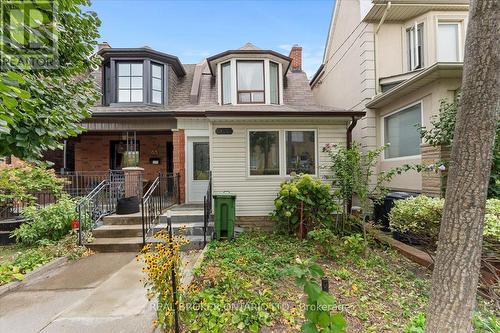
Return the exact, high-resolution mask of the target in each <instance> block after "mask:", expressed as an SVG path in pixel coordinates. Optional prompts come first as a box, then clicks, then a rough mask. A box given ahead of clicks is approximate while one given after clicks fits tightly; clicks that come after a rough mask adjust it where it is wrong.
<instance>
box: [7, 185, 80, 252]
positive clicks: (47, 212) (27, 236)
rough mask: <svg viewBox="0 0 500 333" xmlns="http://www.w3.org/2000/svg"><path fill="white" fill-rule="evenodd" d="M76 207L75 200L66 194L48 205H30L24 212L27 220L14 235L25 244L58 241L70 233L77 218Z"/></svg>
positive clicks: (23, 214)
mask: <svg viewBox="0 0 500 333" xmlns="http://www.w3.org/2000/svg"><path fill="white" fill-rule="evenodd" d="M75 209H76V202H75V200H74V199H71V198H69V197H68V196H66V195H64V196H62V197H61V198H60V199H59V200H58V201H57V203H54V204H50V205H48V206H46V207H42V208H37V207H36V206H30V207H28V208H26V209H24V210H23V212H22V216H23V217H24V218H26V219H27V222H25V223H23V224H22V225H21V226H20V227H19V228H17V229H16V230H14V232H13V236H14V237H15V238H16V241H17V242H19V243H22V244H25V245H34V244H44V243H46V242H47V241H49V242H50V241H58V240H60V239H61V238H63V237H64V236H65V235H67V234H68V233H69V231H70V229H71V221H72V220H74V219H76V211H75Z"/></svg>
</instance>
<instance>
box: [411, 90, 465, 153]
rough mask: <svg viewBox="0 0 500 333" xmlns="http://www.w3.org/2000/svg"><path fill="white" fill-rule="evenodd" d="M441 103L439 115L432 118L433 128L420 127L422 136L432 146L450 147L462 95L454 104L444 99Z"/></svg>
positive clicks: (458, 96)
mask: <svg viewBox="0 0 500 333" xmlns="http://www.w3.org/2000/svg"><path fill="white" fill-rule="evenodd" d="M440 103H441V104H440V106H439V114H438V115H434V116H432V117H431V128H430V129H427V128H426V127H425V126H422V127H420V136H421V137H422V138H423V139H424V141H425V142H426V143H428V144H430V145H431V146H450V145H451V144H452V142H453V132H454V131H455V123H456V117H457V110H458V106H459V103H460V95H457V97H456V98H455V99H454V100H453V101H452V102H449V101H448V100H446V99H442V100H441V101H440Z"/></svg>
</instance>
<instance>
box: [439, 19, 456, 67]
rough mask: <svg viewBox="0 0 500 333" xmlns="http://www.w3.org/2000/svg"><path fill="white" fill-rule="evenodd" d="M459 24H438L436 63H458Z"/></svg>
mask: <svg viewBox="0 0 500 333" xmlns="http://www.w3.org/2000/svg"><path fill="white" fill-rule="evenodd" d="M459 30H460V29H459V23H441V22H440V23H439V24H438V61H449V62H455V61H459V58H460V57H459V39H458V33H459Z"/></svg>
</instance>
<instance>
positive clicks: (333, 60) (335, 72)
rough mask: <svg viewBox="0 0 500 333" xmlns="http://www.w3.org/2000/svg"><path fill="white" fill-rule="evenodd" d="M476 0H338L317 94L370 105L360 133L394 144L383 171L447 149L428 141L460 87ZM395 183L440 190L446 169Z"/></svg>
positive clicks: (329, 100)
mask: <svg viewBox="0 0 500 333" xmlns="http://www.w3.org/2000/svg"><path fill="white" fill-rule="evenodd" d="M468 9H469V1H468V0H428V1H427V0H426V1H423V0H394V1H385V0H374V1H371V0H337V1H336V3H335V8H334V11H333V16H332V20H331V26H330V30H329V34H328V38H327V42H326V47H325V52H324V58H323V64H322V65H321V67H320V68H319V70H318V71H317V73H316V75H315V76H314V77H313V79H312V80H311V87H312V90H313V94H314V97H315V99H316V101H317V102H318V103H320V104H324V105H332V106H333V105H335V106H337V107H340V108H346V109H350V110H357V111H365V112H366V116H365V117H364V118H363V119H362V120H361V121H360V122H359V124H358V127H357V128H356V129H355V132H354V137H355V140H356V141H358V142H360V143H361V145H362V146H363V148H365V149H371V148H375V147H379V146H382V145H386V144H389V146H388V148H387V149H386V151H385V152H384V155H383V156H382V158H381V160H380V161H379V165H378V168H379V170H386V169H388V168H391V167H394V166H400V165H402V164H405V163H410V164H420V163H424V164H430V163H432V162H433V161H436V160H439V159H441V157H442V156H441V154H442V152H441V149H436V148H433V147H429V146H428V145H427V144H426V143H425V142H422V140H421V138H420V134H419V131H418V126H426V127H428V128H429V127H430V126H431V124H430V120H431V117H432V116H433V115H437V114H438V113H439V107H440V101H441V100H443V99H447V100H448V101H452V100H453V99H454V97H455V95H456V93H457V90H459V88H460V84H461V77H462V67H463V63H462V61H463V48H464V40H465V30H466V28H467V15H468ZM390 186H391V187H392V189H394V190H407V191H413V192H423V193H427V194H430V195H439V193H440V182H439V175H438V174H436V173H434V172H424V173H416V172H409V173H406V174H404V175H400V176H397V177H396V178H395V179H394V180H393V181H392V183H391V184H390Z"/></svg>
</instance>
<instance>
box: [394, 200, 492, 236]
mask: <svg viewBox="0 0 500 333" xmlns="http://www.w3.org/2000/svg"><path fill="white" fill-rule="evenodd" d="M443 207H444V199H438V198H430V197H427V196H425V195H420V196H417V197H414V198H408V199H406V200H398V201H396V203H395V205H394V208H392V210H391V212H390V213H389V222H390V226H391V229H392V230H394V231H398V232H401V233H410V234H412V235H414V236H416V237H418V238H420V239H422V240H425V241H427V242H428V243H429V244H430V245H435V243H436V242H437V240H438V236H439V226H440V223H441V217H442V214H443ZM483 235H484V237H485V240H487V241H490V242H499V241H500V200H499V199H488V200H487V201H486V215H485V219H484V232H483Z"/></svg>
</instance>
